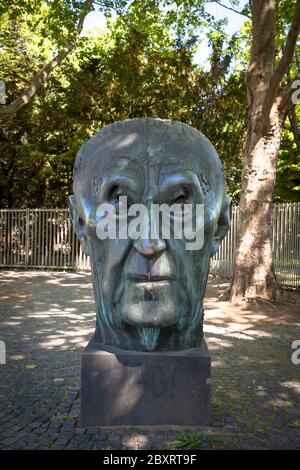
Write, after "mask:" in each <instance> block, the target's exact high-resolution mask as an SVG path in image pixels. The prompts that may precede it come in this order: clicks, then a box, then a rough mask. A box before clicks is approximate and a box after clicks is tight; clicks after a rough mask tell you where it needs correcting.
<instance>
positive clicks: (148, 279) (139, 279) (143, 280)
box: [126, 273, 174, 284]
mask: <svg viewBox="0 0 300 470" xmlns="http://www.w3.org/2000/svg"><path fill="white" fill-rule="evenodd" d="M126 279H128V280H129V281H132V282H136V283H139V284H152V283H156V282H171V281H173V280H174V277H171V276H151V275H150V273H149V275H147V276H146V275H140V274H130V275H128V276H126Z"/></svg>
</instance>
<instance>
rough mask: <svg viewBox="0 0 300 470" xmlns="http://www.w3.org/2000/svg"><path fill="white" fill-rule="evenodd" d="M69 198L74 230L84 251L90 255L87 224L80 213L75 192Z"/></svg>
mask: <svg viewBox="0 0 300 470" xmlns="http://www.w3.org/2000/svg"><path fill="white" fill-rule="evenodd" d="M68 200H69V213H70V217H71V220H72V223H73V228H74V231H75V233H76V235H77V237H78V238H79V240H80V241H81V244H82V251H83V253H84V254H85V255H87V256H89V254H90V253H89V248H88V242H87V235H86V225H85V222H84V220H83V218H82V216H81V214H80V211H79V207H78V203H77V201H76V197H75V196H74V194H72V196H69V197H68Z"/></svg>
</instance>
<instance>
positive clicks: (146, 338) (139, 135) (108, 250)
mask: <svg viewBox="0 0 300 470" xmlns="http://www.w3.org/2000/svg"><path fill="white" fill-rule="evenodd" d="M132 123H135V124H132ZM121 124H122V123H121ZM124 124H125V126H124ZM124 124H123V126H122V127H121V128H118V129H116V132H115V133H113V134H109V135H108V136H106V137H105V136H104V137H103V138H102V139H100V141H98V142H97V138H95V139H94V140H92V141H91V144H90V150H89V151H90V155H88V157H86V158H87V161H86V163H85V168H84V170H80V173H79V176H78V181H77V182H76V183H75V185H74V186H75V196H73V197H72V199H71V205H72V212H73V221H74V225H75V230H77V233H78V234H79V236H80V237H81V238H82V239H83V241H84V248H85V250H86V252H88V254H89V255H90V257H91V263H92V269H93V283H94V291H95V299H96V304H97V330H96V336H98V338H99V339H100V340H101V341H102V342H104V343H110V344H117V345H119V346H121V347H125V348H129V349H131V348H132V349H139V348H143V349H146V350H153V349H155V348H159V347H160V348H162V349H178V348H185V347H191V346H196V345H198V344H199V341H201V335H200V333H199V327H200V323H201V320H202V312H203V309H202V302H203V296H204V291H205V286H206V280H207V275H208V269H209V258H210V255H211V251H212V249H214V246H213V244H214V243H218V241H219V240H218V239H219V238H220V237H223V236H224V235H225V233H226V231H227V229H228V227H227V225H228V223H229V221H230V218H228V214H229V213H228V203H227V199H226V198H225V197H224V194H225V193H224V188H220V185H222V184H224V183H223V182H221V180H220V178H221V176H220V175H221V173H220V171H219V168H216V169H215V171H214V172H213V173H212V174H211V175H210V176H209V173H210V172H212V170H213V167H214V165H216V162H217V160H216V156H215V155H214V158H212V146H211V145H210V144H209V142H208V141H207V140H206V139H205V138H203V137H202V136H201V134H200V133H197V134H198V135H199V136H200V137H201V138H198V141H197V139H196V140H193V138H192V137H190V138H189V139H188V138H187V136H182V135H178V133H176V129H174V124H173V127H172V124H171V123H168V126H169V127H167V128H166V126H165V122H164V121H159V120H150V119H149V120H136V121H127V126H126V122H125V123H124ZM159 124H161V126H159ZM179 124H180V123H176V125H179ZM184 128H186V126H184ZM168 130H169V132H168ZM193 132H195V133H196V132H197V131H193ZM86 152H88V149H86ZM79 158H80V157H79ZM80 165H82V162H81V161H80V162H79V166H80ZM120 196H126V197H127V201H128V206H130V205H131V204H136V203H141V204H144V205H145V207H147V215H148V217H147V218H145V220H143V226H144V227H143V236H142V238H138V239H136V240H132V239H131V238H128V237H127V238H126V239H119V238H116V239H109V238H108V239H105V240H100V239H99V238H98V236H97V233H96V226H97V222H98V221H99V220H98V219H97V215H96V210H97V207H98V206H99V205H100V204H103V203H110V204H112V205H113V206H114V207H115V210H116V214H117V223H118V215H119V214H120V212H121V208H120V199H119V198H120ZM121 200H122V199H121ZM224 202H225V203H224ZM163 203H165V204H168V205H171V204H174V203H176V204H185V203H186V204H192V205H193V206H194V207H195V205H196V204H204V244H203V247H202V248H201V249H199V250H187V249H186V240H185V239H183V238H182V239H175V238H174V236H173V237H172V236H171V238H170V239H167V240H166V239H163V238H162V237H161V228H160V227H158V226H157V227H154V229H155V231H156V237H153V231H152V238H151V227H150V225H151V223H153V220H152V212H151V205H152V204H163ZM225 206H226V214H225V209H224V208H225ZM123 209H124V208H123ZM224 217H225V218H224ZM226 217H227V220H225V219H226ZM128 220H129V221H130V217H129V219H128ZM224 221H225V222H224ZM220 222H221V223H220ZM225 225H226V228H225ZM152 230H153V229H152Z"/></svg>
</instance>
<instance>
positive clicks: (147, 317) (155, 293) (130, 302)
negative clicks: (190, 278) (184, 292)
mask: <svg viewBox="0 0 300 470" xmlns="http://www.w3.org/2000/svg"><path fill="white" fill-rule="evenodd" d="M175 299H176V295H174V290H173V287H172V282H171V281H155V282H149V281H147V282H129V283H128V284H127V285H126V287H125V289H124V292H123V302H122V309H121V311H122V313H121V314H122V320H123V321H124V322H125V323H127V324H129V325H132V326H136V327H149V328H164V327H168V326H172V325H175V324H176V300H175Z"/></svg>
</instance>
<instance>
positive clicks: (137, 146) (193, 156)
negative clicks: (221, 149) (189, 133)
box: [87, 132, 217, 174]
mask: <svg viewBox="0 0 300 470" xmlns="http://www.w3.org/2000/svg"><path fill="white" fill-rule="evenodd" d="M199 135H200V134H199ZM87 157H88V158H87V160H88V162H87V163H88V165H87V167H88V168H87V169H89V170H90V171H91V173H94V172H95V171H96V172H98V173H99V172H101V173H103V172H105V171H108V170H109V169H110V168H112V167H119V168H120V169H123V170H125V169H127V168H130V169H137V170H138V171H142V172H143V173H144V172H146V171H149V170H150V171H152V172H155V171H159V172H160V173H161V174H163V173H165V172H166V173H168V172H169V171H170V170H172V169H173V170H175V169H176V170H177V171H178V170H180V169H183V170H186V169H188V170H191V171H194V172H196V173H197V172H199V171H201V170H202V171H204V172H205V173H206V170H208V168H210V169H212V167H213V166H215V167H216V166H217V162H216V159H215V158H214V156H213V148H212V146H211V145H210V144H209V142H208V141H207V140H206V139H205V138H203V139H201V138H198V139H192V138H185V139H183V138H180V137H177V136H176V134H175V135H174V134H171V135H161V134H158V135H155V134H152V135H151V134H150V135H147V136H145V135H142V134H139V133H136V132H124V133H119V134H118V135H116V136H113V137H110V138H109V139H108V138H107V139H100V140H95V141H94V142H93V145H91V147H90V149H89V155H87Z"/></svg>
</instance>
